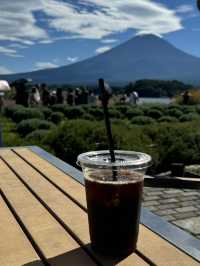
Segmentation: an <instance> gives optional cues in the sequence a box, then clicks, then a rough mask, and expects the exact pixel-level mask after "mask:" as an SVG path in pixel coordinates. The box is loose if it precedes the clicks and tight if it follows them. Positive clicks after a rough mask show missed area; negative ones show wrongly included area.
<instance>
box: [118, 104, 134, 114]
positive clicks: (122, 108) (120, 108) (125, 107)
mask: <svg viewBox="0 0 200 266" xmlns="http://www.w3.org/2000/svg"><path fill="white" fill-rule="evenodd" d="M115 108H116V109H117V110H118V111H119V112H120V113H121V114H123V115H126V114H127V113H128V112H129V111H130V110H131V107H129V106H128V105H122V104H120V105H116V107H115Z"/></svg>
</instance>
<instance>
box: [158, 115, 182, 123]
mask: <svg viewBox="0 0 200 266" xmlns="http://www.w3.org/2000/svg"><path fill="white" fill-rule="evenodd" d="M158 122H160V123H162V122H167V123H177V122H178V119H177V118H176V117H172V116H162V117H161V118H160V119H158Z"/></svg>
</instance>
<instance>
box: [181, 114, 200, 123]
mask: <svg viewBox="0 0 200 266" xmlns="http://www.w3.org/2000/svg"><path fill="white" fill-rule="evenodd" d="M199 119H200V116H199V115H198V114H196V113H189V114H186V115H182V116H181V117H180V119H179V120H180V122H189V121H193V120H199Z"/></svg>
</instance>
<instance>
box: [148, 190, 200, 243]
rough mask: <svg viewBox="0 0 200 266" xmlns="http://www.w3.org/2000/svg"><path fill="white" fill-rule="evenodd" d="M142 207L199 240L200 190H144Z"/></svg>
mask: <svg viewBox="0 0 200 266" xmlns="http://www.w3.org/2000/svg"><path fill="white" fill-rule="evenodd" d="M143 195H144V197H143V198H144V202H143V207H146V208H147V209H149V210H150V211H152V212H153V213H155V214H157V215H159V216H161V217H162V218H164V219H165V220H167V221H169V222H171V223H173V224H175V225H177V226H178V227H180V228H182V229H184V230H185V231H188V232H189V233H191V234H192V235H194V236H195V237H197V238H199V239H200V190H194V189H172V188H149V187H145V188H144V194H143Z"/></svg>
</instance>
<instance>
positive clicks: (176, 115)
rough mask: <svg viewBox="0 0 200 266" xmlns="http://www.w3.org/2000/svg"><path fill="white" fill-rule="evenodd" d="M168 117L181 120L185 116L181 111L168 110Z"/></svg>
mask: <svg viewBox="0 0 200 266" xmlns="http://www.w3.org/2000/svg"><path fill="white" fill-rule="evenodd" d="M166 115H168V116H173V117H176V118H179V117H181V116H182V115H183V112H181V111H180V110H178V109H176V108H171V109H169V110H167V112H166Z"/></svg>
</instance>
